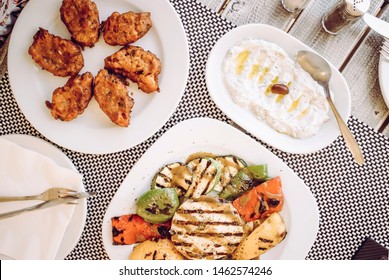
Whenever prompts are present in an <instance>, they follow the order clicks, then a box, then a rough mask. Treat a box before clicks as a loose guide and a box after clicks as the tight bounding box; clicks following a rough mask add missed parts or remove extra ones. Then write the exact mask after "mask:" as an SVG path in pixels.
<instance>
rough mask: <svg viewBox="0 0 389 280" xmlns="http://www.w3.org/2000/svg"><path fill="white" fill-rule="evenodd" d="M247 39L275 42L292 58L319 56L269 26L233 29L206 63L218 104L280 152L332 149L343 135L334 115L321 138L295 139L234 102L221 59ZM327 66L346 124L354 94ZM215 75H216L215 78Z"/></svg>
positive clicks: (212, 91)
mask: <svg viewBox="0 0 389 280" xmlns="http://www.w3.org/2000/svg"><path fill="white" fill-rule="evenodd" d="M247 38H259V39H264V40H267V41H270V42H274V43H276V44H278V45H279V46H281V47H282V48H283V49H284V50H285V51H286V52H287V53H288V54H289V55H290V56H291V57H293V55H292V54H295V53H296V52H297V51H298V50H308V51H312V52H316V51H314V50H313V49H312V48H310V47H309V46H307V45H306V44H304V43H303V42H301V41H300V40H298V39H296V38H295V37H293V36H292V35H290V34H288V33H286V32H284V31H282V30H280V29H278V28H276V27H273V26H270V25H267V24H246V25H241V26H238V27H236V28H234V29H232V30H231V31H229V32H227V33H226V34H224V35H223V36H222V37H221V38H220V39H219V40H218V41H217V42H216V44H215V45H214V47H213V48H212V50H211V52H210V55H209V57H208V61H207V66H206V83H207V88H208V91H209V93H210V95H211V98H212V99H213V101H214V102H215V104H216V105H217V106H218V107H219V109H221V110H222V111H223V112H224V113H225V114H226V115H227V116H228V117H229V118H230V119H231V120H232V121H234V122H235V123H237V124H238V125H239V126H240V127H242V128H243V129H245V130H246V131H248V132H249V133H251V134H252V135H254V136H256V137H257V138H258V139H260V140H262V141H264V142H266V143H267V144H269V145H271V146H273V147H275V148H277V149H279V150H281V151H285V152H288V153H296V154H308V153H313V152H316V151H318V150H321V149H323V148H325V147H327V146H328V145H330V144H331V143H332V142H333V141H334V140H335V139H336V138H337V137H338V136H339V135H340V130H339V128H338V125H337V123H336V119H335V117H334V116H333V114H332V112H331V111H330V112H329V117H330V120H329V121H328V122H326V123H325V124H323V126H322V128H321V129H320V130H319V133H318V134H316V135H314V136H312V137H309V138H306V139H296V138H293V137H290V136H288V135H285V134H281V133H278V132H276V131H275V130H273V129H272V128H271V127H270V126H268V125H267V124H266V123H265V122H263V121H259V120H257V119H256V118H255V117H254V115H253V114H252V113H251V112H248V111H246V110H244V109H242V108H240V107H239V106H238V105H236V104H235V103H234V102H233V101H232V99H231V97H230V95H229V93H228V90H227V88H226V86H225V85H224V83H223V80H222V74H221V65H222V59H223V58H224V56H225V54H226V53H227V51H228V50H229V49H230V48H231V47H232V46H233V45H234V44H236V43H237V42H239V41H240V40H243V39H247ZM316 53H317V52H316ZM327 62H328V60H327ZM328 63H329V64H330V66H331V69H332V79H331V82H330V90H331V92H332V94H333V95H334V93H335V100H334V103H335V105H336V107H337V109H338V111H339V113H340V115H341V117H342V119H343V120H344V121H345V122H346V123H347V120H348V118H349V116H350V114H351V93H350V90H349V87H348V85H347V82H346V80H345V78H344V77H343V75H342V74H341V73H340V72H339V71H338V69H337V68H336V67H335V66H334V65H333V64H332V63H330V62H328ZM215 73H217V74H216V75H215Z"/></svg>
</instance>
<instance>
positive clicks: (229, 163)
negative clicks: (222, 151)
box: [214, 155, 247, 192]
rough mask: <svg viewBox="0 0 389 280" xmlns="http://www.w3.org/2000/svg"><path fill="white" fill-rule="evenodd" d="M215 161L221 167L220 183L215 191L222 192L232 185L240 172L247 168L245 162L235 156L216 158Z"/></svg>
mask: <svg viewBox="0 0 389 280" xmlns="http://www.w3.org/2000/svg"><path fill="white" fill-rule="evenodd" d="M215 160H216V161H217V162H218V163H220V165H221V176H220V181H219V183H218V184H217V185H216V186H215V187H214V190H215V191H217V192H221V191H223V189H224V188H225V187H226V186H227V185H229V184H230V183H231V180H232V178H233V177H234V176H235V175H236V174H237V173H238V171H239V170H240V169H242V168H243V167H245V166H247V164H246V162H244V160H242V159H240V158H238V157H236V156H233V155H229V156H220V157H216V158H215Z"/></svg>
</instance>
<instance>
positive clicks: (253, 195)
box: [232, 177, 284, 222]
mask: <svg viewBox="0 0 389 280" xmlns="http://www.w3.org/2000/svg"><path fill="white" fill-rule="evenodd" d="M232 204H233V205H234V207H235V208H236V209H237V210H238V212H239V214H240V215H241V217H242V218H243V219H244V220H245V221H246V222H248V221H253V220H257V219H260V218H266V217H267V216H269V215H270V214H272V213H274V212H278V211H280V210H281V209H282V206H283V205H284V195H283V193H282V185H281V178H280V177H275V178H272V179H270V180H269V181H266V182H265V183H262V184H260V185H258V186H256V187H255V188H253V189H251V190H249V191H247V192H246V193H244V194H243V195H241V196H240V197H238V198H237V199H235V200H234V201H233V203H232Z"/></svg>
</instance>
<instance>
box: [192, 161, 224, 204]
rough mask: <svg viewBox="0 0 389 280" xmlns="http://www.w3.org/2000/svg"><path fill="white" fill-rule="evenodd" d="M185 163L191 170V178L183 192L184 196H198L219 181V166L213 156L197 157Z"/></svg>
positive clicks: (211, 188)
mask: <svg viewBox="0 0 389 280" xmlns="http://www.w3.org/2000/svg"><path fill="white" fill-rule="evenodd" d="M187 165H188V167H189V168H190V169H192V171H193V178H192V184H191V185H190V187H189V189H188V191H187V192H186V194H185V196H186V197H199V196H201V195H203V194H207V193H209V192H210V191H212V190H213V188H214V187H215V186H216V185H217V184H218V183H219V180H220V175H221V168H220V164H219V163H218V162H217V161H216V160H214V159H213V158H209V157H201V158H197V159H194V160H191V161H190V162H188V164H187Z"/></svg>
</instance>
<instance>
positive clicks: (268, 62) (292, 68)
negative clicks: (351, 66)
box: [206, 24, 351, 154]
mask: <svg viewBox="0 0 389 280" xmlns="http://www.w3.org/2000/svg"><path fill="white" fill-rule="evenodd" d="M300 50H309V51H313V50H312V49H311V48H309V47H308V46H307V45H305V44H304V43H302V42H301V41H299V40H297V39H296V38H294V37H292V36H291V35H289V34H287V33H285V32H284V31H281V30H279V29H277V28H275V27H272V26H269V25H264V24H249V25H243V26H240V27H237V28H235V29H233V30H231V31H230V32H228V33H226V34H225V35H224V36H223V37H222V38H220V40H219V41H218V42H217V43H216V44H215V46H214V47H213V49H212V51H211V53H210V55H209V58H208V62H207V68H206V80H207V87H208V90H209V93H210V95H211V97H212V99H213V101H214V102H215V103H216V105H217V106H218V107H219V108H220V109H221V110H222V111H223V112H224V113H225V114H226V115H227V116H228V117H229V118H230V119H231V120H232V121H233V122H235V123H236V124H237V125H239V126H240V127H242V128H243V129H244V130H246V131H247V132H249V133H251V134H252V135H253V136H255V137H257V138H258V139H260V140H262V141H264V142H266V143H267V144H269V145H271V146H273V147H275V148H277V149H280V150H282V151H285V152H289V153H303V154H304V153H311V152H315V151H318V150H321V149H323V148H325V147H326V146H328V145H330V144H331V143H332V142H333V141H334V140H335V139H336V138H337V137H338V136H339V135H340V131H339V128H338V126H337V123H336V120H335V118H334V116H333V115H332V112H331V111H330V108H329V104H328V102H327V100H326V97H325V94H324V92H323V89H322V87H321V86H320V85H319V84H318V83H317V82H316V81H314V80H313V79H312V77H311V76H310V75H309V74H308V73H307V72H305V71H304V70H303V69H302V67H301V66H300V65H299V64H298V63H297V62H296V59H295V55H296V53H297V52H298V51H300ZM329 64H330V63H329ZM330 66H331V68H332V71H333V75H332V79H331V82H330V91H331V95H332V97H333V101H334V103H335V104H336V106H337V108H338V109H339V112H340V115H341V117H342V118H343V120H344V121H345V122H347V119H348V117H349V115H350V111H351V97H350V91H349V88H348V85H347V82H346V81H345V79H344V77H343V76H342V74H341V73H340V72H339V71H338V70H337V69H336V68H335V67H334V66H333V65H332V64H330Z"/></svg>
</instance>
